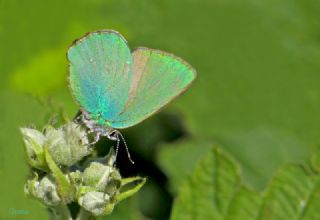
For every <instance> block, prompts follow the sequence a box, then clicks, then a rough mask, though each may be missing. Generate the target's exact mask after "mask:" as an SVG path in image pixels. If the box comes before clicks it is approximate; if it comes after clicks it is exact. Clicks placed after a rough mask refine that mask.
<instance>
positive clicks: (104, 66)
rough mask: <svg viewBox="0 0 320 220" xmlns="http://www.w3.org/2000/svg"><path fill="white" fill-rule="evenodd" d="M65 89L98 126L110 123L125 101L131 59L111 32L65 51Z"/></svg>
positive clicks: (91, 36)
mask: <svg viewBox="0 0 320 220" xmlns="http://www.w3.org/2000/svg"><path fill="white" fill-rule="evenodd" d="M67 57H68V60H69V61H70V64H69V85H70V87H71V91H72V94H73V96H74V97H75V99H76V100H77V101H78V102H79V104H80V105H81V106H82V107H83V108H84V109H85V110H86V111H87V112H89V113H90V115H91V117H92V118H93V119H94V120H95V121H97V122H98V123H100V124H104V122H105V120H108V121H109V120H113V119H114V118H115V117H116V116H117V115H119V113H120V111H121V110H122V109H123V108H124V106H125V104H126V103H127V101H128V96H129V89H130V85H131V81H132V76H133V74H132V56H131V52H130V49H129V47H128V45H127V43H126V41H125V39H124V38H123V37H122V36H121V35H120V34H119V33H117V32H115V31H108V30H107V31H99V32H93V33H89V34H88V35H87V36H85V37H83V38H81V39H79V40H78V41H76V42H75V43H74V44H73V45H72V46H71V47H70V49H69V50H68V54H67Z"/></svg>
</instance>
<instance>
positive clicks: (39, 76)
mask: <svg viewBox="0 0 320 220" xmlns="http://www.w3.org/2000/svg"><path fill="white" fill-rule="evenodd" d="M65 51H66V48H57V49H52V50H47V51H45V52H43V53H41V54H38V55H35V56H34V57H33V58H32V59H31V60H30V61H29V63H27V64H25V65H24V66H21V67H19V68H18V69H17V70H16V71H15V72H14V73H13V74H12V75H11V78H10V84H11V86H12V87H13V88H14V89H16V90H18V91H22V92H27V93H30V94H34V95H42V96H43V95H48V94H49V93H50V92H52V91H54V90H55V89H57V88H59V87H62V86H65V85H66V73H67V71H66V66H67V60H66V57H65V53H66V52H65Z"/></svg>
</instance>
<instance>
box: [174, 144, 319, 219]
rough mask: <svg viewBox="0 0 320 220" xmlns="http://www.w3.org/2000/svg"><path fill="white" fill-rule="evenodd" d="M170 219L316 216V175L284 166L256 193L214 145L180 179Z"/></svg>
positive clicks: (291, 166)
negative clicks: (187, 176) (189, 173)
mask: <svg viewBox="0 0 320 220" xmlns="http://www.w3.org/2000/svg"><path fill="white" fill-rule="evenodd" d="M179 192H180V194H179V196H178V198H177V199H176V201H175V206H174V208H173V212H172V216H171V220H180V219H181V220H182V219H183V220H189V219H192V220H198V219H199V220H202V219H203V220H206V219H214V220H242V219H246V220H282V219H292V220H317V219H320V210H319V208H318V207H319V206H320V174H315V173H310V172H308V171H307V170H306V169H304V167H303V166H298V165H288V166H285V167H283V168H282V169H280V170H279V172H277V173H276V175H275V176H274V178H273V179H272V180H271V182H270V183H269V185H268V187H267V188H266V189H265V190H264V191H263V192H262V193H261V192H255V191H253V190H250V189H248V188H247V187H246V186H245V185H243V184H242V182H241V181H240V173H239V169H238V166H237V164H236V163H235V162H233V161H232V160H231V158H230V157H228V156H227V155H225V154H224V153H223V152H221V151H220V150H219V149H217V148H216V149H214V150H211V151H209V152H208V154H207V155H206V156H205V158H204V159H203V160H202V161H199V163H198V164H197V165H196V168H195V170H194V171H193V173H192V175H191V176H190V177H189V178H188V179H187V180H186V181H185V183H184V184H183V186H182V187H181V190H180V191H179Z"/></svg>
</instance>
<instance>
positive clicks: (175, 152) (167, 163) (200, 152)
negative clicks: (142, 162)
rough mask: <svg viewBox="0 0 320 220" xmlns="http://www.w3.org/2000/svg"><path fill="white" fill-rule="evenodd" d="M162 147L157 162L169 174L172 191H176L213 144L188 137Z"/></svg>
mask: <svg viewBox="0 0 320 220" xmlns="http://www.w3.org/2000/svg"><path fill="white" fill-rule="evenodd" d="M160 147H161V148H160V150H159V152H158V154H157V164H158V165H159V166H160V168H161V169H162V170H163V172H164V173H165V174H166V175H167V176H168V178H169V181H170V182H169V183H170V189H171V191H172V192H173V193H176V192H177V190H178V189H179V188H180V187H181V184H182V183H183V181H184V180H185V178H186V177H187V176H188V175H189V174H190V173H191V172H192V171H193V169H194V166H195V164H196V163H197V162H198V161H199V160H200V159H201V158H202V157H203V156H204V155H205V154H206V153H207V152H208V150H209V149H211V148H212V147H213V145H212V144H210V143H207V142H205V141H199V140H195V139H192V140H189V139H188V140H183V141H180V142H177V143H174V144H163V145H161V146H160ZM173 164H174V166H173Z"/></svg>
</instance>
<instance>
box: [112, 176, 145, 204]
mask: <svg viewBox="0 0 320 220" xmlns="http://www.w3.org/2000/svg"><path fill="white" fill-rule="evenodd" d="M146 181H147V179H146V178H143V177H139V176H137V177H129V178H124V179H121V188H120V191H121V192H120V194H118V195H117V196H116V200H117V202H120V201H122V200H124V199H127V198H128V197H130V196H132V195H134V194H135V193H137V192H138V191H139V190H140V189H141V187H142V186H143V185H144V184H145V183H146ZM122 188H125V189H124V190H122Z"/></svg>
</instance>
